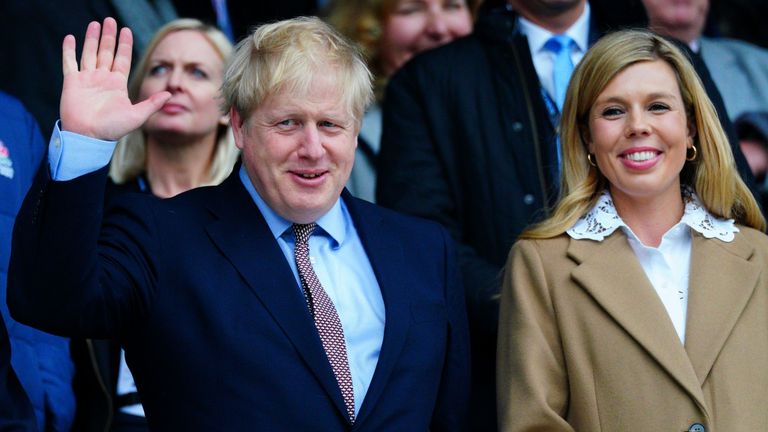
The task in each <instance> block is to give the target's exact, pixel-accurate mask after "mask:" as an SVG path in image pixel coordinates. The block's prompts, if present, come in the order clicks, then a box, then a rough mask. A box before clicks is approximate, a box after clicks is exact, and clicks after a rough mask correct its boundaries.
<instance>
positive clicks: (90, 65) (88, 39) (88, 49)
mask: <svg viewBox="0 0 768 432" xmlns="http://www.w3.org/2000/svg"><path fill="white" fill-rule="evenodd" d="M100 29H101V24H99V23H98V22H96V21H92V22H91V23H90V24H88V29H87V30H86V31H85V40H84V41H83V54H82V55H81V56H80V70H84V71H85V70H93V69H95V68H96V49H97V48H98V46H99V31H100Z"/></svg>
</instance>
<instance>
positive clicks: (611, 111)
mask: <svg viewBox="0 0 768 432" xmlns="http://www.w3.org/2000/svg"><path fill="white" fill-rule="evenodd" d="M621 114H623V111H622V110H621V109H619V108H616V107H611V108H606V109H604V110H603V117H618V116H620V115H621Z"/></svg>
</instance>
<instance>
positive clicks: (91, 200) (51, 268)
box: [7, 164, 160, 338]
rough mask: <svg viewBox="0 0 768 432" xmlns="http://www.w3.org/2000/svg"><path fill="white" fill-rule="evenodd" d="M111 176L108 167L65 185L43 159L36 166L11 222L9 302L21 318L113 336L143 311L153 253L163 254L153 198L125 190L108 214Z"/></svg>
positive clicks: (77, 333)
mask: <svg viewBox="0 0 768 432" xmlns="http://www.w3.org/2000/svg"><path fill="white" fill-rule="evenodd" d="M106 176H107V168H106V167H105V168H102V169H100V170H98V171H96V172H93V173H91V174H87V175H84V176H82V177H78V178H76V179H74V180H70V181H61V182H60V181H52V180H51V179H50V176H49V172H48V167H47V166H46V164H43V166H42V167H41V169H40V170H39V171H38V174H37V177H36V179H35V182H34V183H33V185H32V188H31V189H30V191H29V193H28V194H27V196H26V198H25V199H24V203H23V204H22V207H21V210H20V212H19V215H18V217H17V219H16V224H15V226H14V234H13V242H12V249H11V261H10V266H9V272H8V299H7V300H8V306H9V309H10V311H11V315H12V316H13V317H14V319H16V320H17V321H19V322H22V323H24V324H27V325H30V326H33V327H36V328H38V329H40V330H43V331H46V332H49V333H53V334H57V335H62V336H74V337H93V338H111V337H118V336H120V335H121V330H123V329H127V328H129V327H130V326H131V325H132V324H134V323H136V322H137V321H136V319H137V318H138V317H140V316H141V314H142V313H144V312H146V309H147V307H148V304H149V296H150V292H151V291H152V289H153V287H154V286H155V281H156V277H155V271H154V268H155V266H154V265H153V264H152V263H151V260H150V258H149V257H156V256H159V255H160V250H159V246H158V245H159V244H160V239H159V238H158V234H157V233H156V232H153V230H152V229H151V228H150V226H151V224H150V223H148V222H147V221H148V220H149V219H151V217H149V216H147V214H148V213H149V210H148V207H149V202H150V200H149V199H139V198H145V197H143V196H139V195H138V194H136V197H128V195H134V194H125V195H126V200H114V201H115V203H114V205H113V206H110V207H112V208H111V209H110V210H109V211H108V213H109V216H108V217H103V214H104V191H105V185H106ZM130 198H136V200H135V201H131V200H130ZM141 210H145V212H146V213H144V214H143V215H140V213H142V211H141Z"/></svg>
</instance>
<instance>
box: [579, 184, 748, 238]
mask: <svg viewBox="0 0 768 432" xmlns="http://www.w3.org/2000/svg"><path fill="white" fill-rule="evenodd" d="M682 194H683V202H684V203H685V210H684V211H683V217H682V219H680V222H679V223H678V224H681V223H683V224H686V225H688V226H689V227H691V229H694V230H696V231H697V232H699V233H700V234H701V235H703V236H704V237H706V238H717V239H720V240H722V241H724V242H730V241H732V240H733V237H734V234H735V233H737V232H738V231H739V229H738V228H737V227H736V225H735V223H734V221H733V219H720V218H718V217H716V216H714V215H712V214H711V213H709V212H708V211H707V209H706V208H704V205H703V204H702V203H701V201H699V197H698V196H696V193H695V192H693V190H692V189H690V188H689V187H684V188H683V190H682ZM626 226H627V225H626V224H625V223H624V221H623V220H621V217H620V216H619V214H618V213H616V207H614V206H613V199H612V198H611V194H610V193H609V192H608V190H607V189H606V190H604V191H603V193H602V194H600V198H599V199H598V200H597V204H595V206H594V207H593V208H592V210H590V211H588V212H587V214H585V215H584V216H582V217H581V218H579V220H578V221H576V223H575V224H574V225H573V226H572V227H571V228H570V229H569V230H568V231H566V232H567V233H568V235H569V236H571V238H574V239H577V240H580V239H589V240H595V241H602V240H603V239H605V238H606V237H608V236H609V235H611V234H613V232H614V231H616V229H618V228H620V227H626ZM627 228H629V227H627Z"/></svg>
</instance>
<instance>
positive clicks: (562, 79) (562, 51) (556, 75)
mask: <svg viewBox="0 0 768 432" xmlns="http://www.w3.org/2000/svg"><path fill="white" fill-rule="evenodd" d="M573 44H574V42H573V39H571V38H570V37H569V36H567V35H564V34H562V35H555V36H552V37H551V38H549V40H548V41H547V43H546V44H544V48H546V49H548V50H549V51H552V52H553V53H555V62H554V64H553V65H552V78H553V81H554V84H555V88H554V91H555V104H557V109H558V110H559V111H562V110H563V103H564V102H565V91H566V90H567V89H568V81H570V79H571V73H573V62H572V61H571V47H572V46H573Z"/></svg>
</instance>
